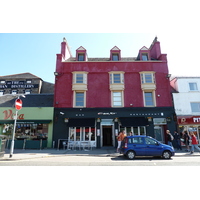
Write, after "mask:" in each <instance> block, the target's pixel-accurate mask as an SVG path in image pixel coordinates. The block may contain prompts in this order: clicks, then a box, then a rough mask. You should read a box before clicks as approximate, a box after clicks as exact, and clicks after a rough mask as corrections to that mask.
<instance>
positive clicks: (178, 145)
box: [174, 131, 182, 151]
mask: <svg viewBox="0 0 200 200" xmlns="http://www.w3.org/2000/svg"><path fill="white" fill-rule="evenodd" d="M180 138H181V137H180V135H179V133H178V132H177V131H174V141H175V143H176V148H177V150H179V149H180V150H181V151H182V147H181V139H180Z"/></svg>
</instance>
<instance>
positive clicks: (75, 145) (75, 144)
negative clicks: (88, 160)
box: [74, 141, 81, 150]
mask: <svg viewBox="0 0 200 200" xmlns="http://www.w3.org/2000/svg"><path fill="white" fill-rule="evenodd" d="M77 147H78V148H79V150H80V149H81V144H80V141H76V142H74V148H75V149H76V148H77Z"/></svg>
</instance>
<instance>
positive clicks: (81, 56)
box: [78, 53, 85, 61]
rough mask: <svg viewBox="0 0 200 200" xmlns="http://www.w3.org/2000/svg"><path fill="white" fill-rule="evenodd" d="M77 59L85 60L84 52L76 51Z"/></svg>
mask: <svg viewBox="0 0 200 200" xmlns="http://www.w3.org/2000/svg"><path fill="white" fill-rule="evenodd" d="M80 58H82V59H80ZM78 61H85V53H78Z"/></svg>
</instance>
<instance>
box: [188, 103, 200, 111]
mask: <svg viewBox="0 0 200 200" xmlns="http://www.w3.org/2000/svg"><path fill="white" fill-rule="evenodd" d="M192 104H193V105H194V104H198V105H197V107H199V110H198V111H196V110H195V111H194V110H193V109H194V107H193V106H192ZM190 107H191V111H192V113H198V112H200V102H190Z"/></svg>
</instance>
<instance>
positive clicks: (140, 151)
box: [132, 137, 146, 156]
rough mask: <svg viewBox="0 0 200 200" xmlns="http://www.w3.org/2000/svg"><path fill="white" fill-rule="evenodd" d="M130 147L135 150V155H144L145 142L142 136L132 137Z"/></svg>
mask: <svg viewBox="0 0 200 200" xmlns="http://www.w3.org/2000/svg"><path fill="white" fill-rule="evenodd" d="M132 149H133V150H134V151H135V153H136V155H137V156H145V151H146V144H145V141H144V138H142V137H133V138H132Z"/></svg>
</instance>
